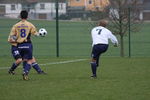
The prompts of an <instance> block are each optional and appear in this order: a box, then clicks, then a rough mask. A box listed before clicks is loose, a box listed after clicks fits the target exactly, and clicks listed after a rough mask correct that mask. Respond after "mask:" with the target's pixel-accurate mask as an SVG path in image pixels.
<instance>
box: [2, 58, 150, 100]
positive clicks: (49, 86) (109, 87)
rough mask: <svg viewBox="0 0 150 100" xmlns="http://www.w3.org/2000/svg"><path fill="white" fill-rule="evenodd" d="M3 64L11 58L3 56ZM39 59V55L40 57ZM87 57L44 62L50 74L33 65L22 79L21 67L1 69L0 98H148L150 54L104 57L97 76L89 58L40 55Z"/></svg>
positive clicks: (6, 65) (45, 69)
mask: <svg viewBox="0 0 150 100" xmlns="http://www.w3.org/2000/svg"><path fill="white" fill-rule="evenodd" d="M6 59H8V60H7V63H1V64H0V68H2V67H8V66H10V65H11V63H12V61H13V60H12V59H11V58H6V57H5V58H1V59H0V62H6ZM37 59H38V58H37ZM75 59H86V60H83V61H80V62H72V63H64V64H51V65H46V66H41V68H42V69H43V70H44V71H46V72H47V75H38V74H36V72H35V71H34V70H33V69H31V71H30V74H29V77H30V80H29V81H23V80H22V76H21V73H22V68H21V66H20V68H18V69H17V70H16V75H9V74H8V73H7V70H8V69H7V68H6V69H0V94H1V96H0V100H149V98H150V85H149V84H150V80H149V77H150V74H149V73H150V67H149V65H150V62H149V58H146V57H141V58H130V59H129V58H120V57H102V58H101V62H100V65H101V66H100V67H101V68H98V78H97V79H91V78H90V77H89V76H90V75H91V69H90V64H89V61H90V60H89V58H81V57H60V58H46V57H45V58H39V59H38V62H39V63H40V64H44V63H52V62H60V61H68V60H75Z"/></svg>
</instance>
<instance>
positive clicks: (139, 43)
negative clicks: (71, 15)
mask: <svg viewBox="0 0 150 100" xmlns="http://www.w3.org/2000/svg"><path fill="white" fill-rule="evenodd" d="M0 21H1V23H3V24H0V43H1V48H0V51H3V53H0V56H9V55H10V53H8V52H10V45H9V44H8V42H7V38H8V34H9V32H10V28H11V27H12V25H13V24H15V23H16V22H18V20H13V19H0ZM30 21H31V22H32V23H33V24H35V26H37V28H38V29H39V28H41V27H44V28H46V29H47V31H48V35H47V36H46V37H44V38H42V37H39V38H36V37H33V43H34V55H36V56H49V57H52V56H56V32H55V30H56V24H55V21H46V20H30ZM59 23H60V25H59V29H60V30H59V38H60V40H59V46H60V47H59V52H60V56H65V57H66V56H70V57H74V56H77V57H79V56H80V57H89V56H90V52H91V43H92V41H91V35H90V30H91V28H92V27H91V26H90V23H89V22H84V21H82V22H72V21H60V22H59ZM142 26H143V27H142V29H141V31H140V32H137V33H133V32H131V56H132V57H150V53H149V51H150V39H149V37H150V34H149V27H150V23H143V25H142ZM117 37H118V40H119V41H120V38H119V36H117ZM124 46H125V49H124V50H125V56H128V35H126V36H125V37H124ZM104 56H115V57H116V56H120V47H118V48H114V47H113V46H112V45H110V46H109V50H108V51H107V53H106V54H105V55H104Z"/></svg>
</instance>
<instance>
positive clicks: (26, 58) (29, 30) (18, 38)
mask: <svg viewBox="0 0 150 100" xmlns="http://www.w3.org/2000/svg"><path fill="white" fill-rule="evenodd" d="M20 18H21V21H20V22H18V23H16V24H15V25H14V26H13V27H12V30H11V32H10V35H9V37H8V41H9V42H10V43H11V45H12V48H11V50H12V55H13V57H14V58H15V59H16V62H15V63H14V64H13V65H12V67H11V69H10V71H13V70H14V69H15V68H16V67H17V66H18V65H19V64H20V63H21V62H22V60H23V79H24V80H28V73H29V71H30V68H31V65H33V66H36V67H34V68H35V69H36V70H37V71H39V72H40V71H41V69H40V68H39V66H38V65H37V63H35V62H34V61H35V59H34V58H33V54H32V53H33V47H32V42H31V38H30V37H31V35H37V36H38V32H37V31H36V28H35V26H34V25H33V24H32V23H30V22H28V21H27V18H28V12H27V11H25V10H23V11H21V13H20Z"/></svg>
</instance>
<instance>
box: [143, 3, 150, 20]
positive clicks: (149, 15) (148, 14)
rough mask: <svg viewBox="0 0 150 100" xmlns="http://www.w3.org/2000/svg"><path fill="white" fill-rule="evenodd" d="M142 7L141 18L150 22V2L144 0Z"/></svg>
mask: <svg viewBox="0 0 150 100" xmlns="http://www.w3.org/2000/svg"><path fill="white" fill-rule="evenodd" d="M141 7H142V11H141V18H142V19H143V20H150V0H143V2H142V4H141Z"/></svg>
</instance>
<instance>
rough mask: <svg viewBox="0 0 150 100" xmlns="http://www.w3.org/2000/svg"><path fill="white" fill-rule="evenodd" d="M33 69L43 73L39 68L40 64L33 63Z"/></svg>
mask: <svg viewBox="0 0 150 100" xmlns="http://www.w3.org/2000/svg"><path fill="white" fill-rule="evenodd" d="M32 67H33V68H34V69H35V70H36V71H37V72H41V71H42V70H41V68H40V67H39V65H38V63H36V62H34V63H32Z"/></svg>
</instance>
